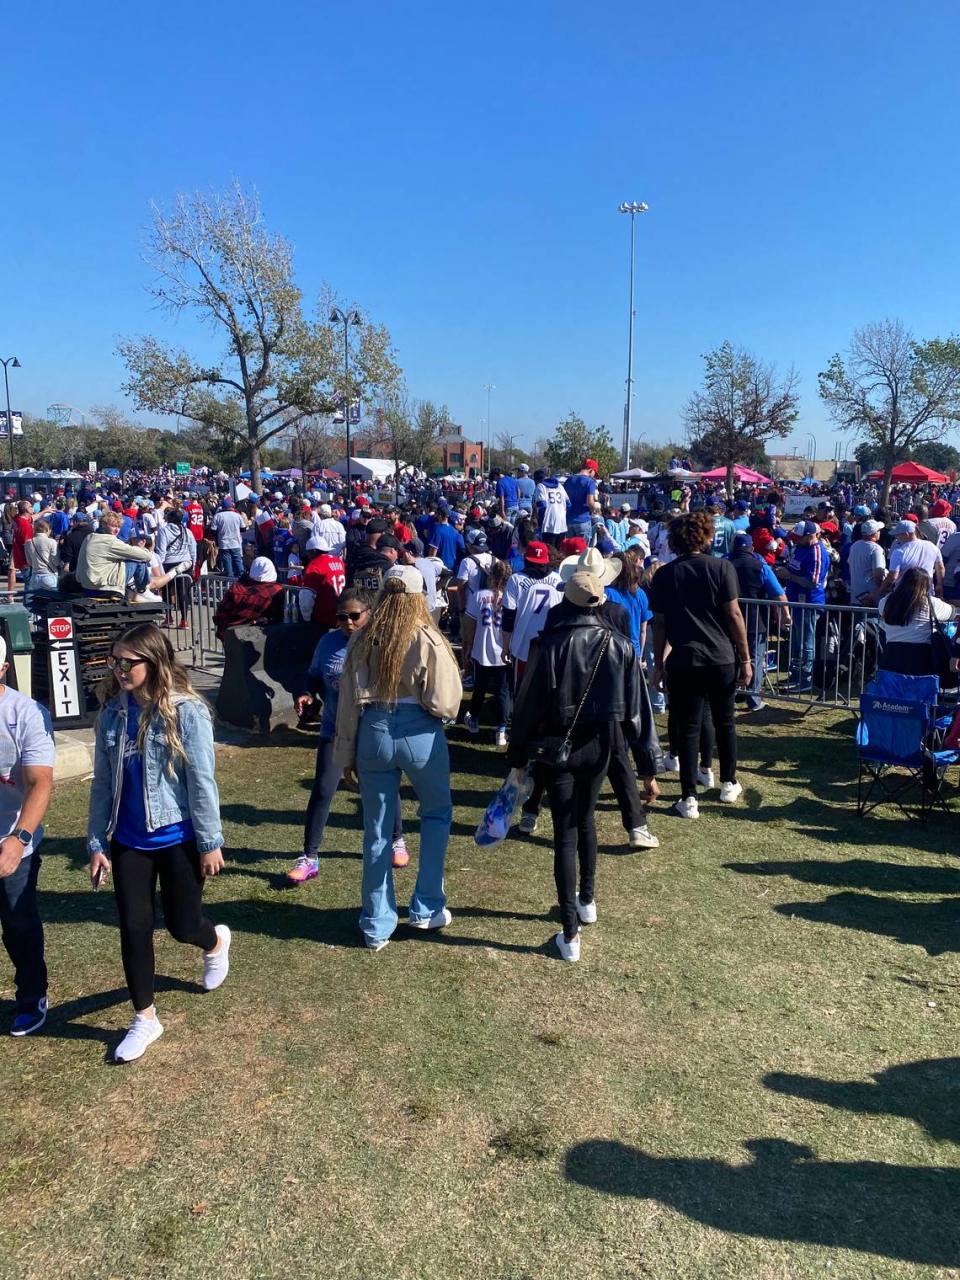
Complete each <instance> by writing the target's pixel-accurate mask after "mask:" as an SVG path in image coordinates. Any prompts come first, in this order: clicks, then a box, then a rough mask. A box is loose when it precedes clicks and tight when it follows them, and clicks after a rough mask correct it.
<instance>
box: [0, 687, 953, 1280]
mask: <svg viewBox="0 0 960 1280" xmlns="http://www.w3.org/2000/svg"><path fill="white" fill-rule="evenodd" d="M850 723H851V722H850V720H849V718H848V717H843V716H839V715H833V714H828V715H810V716H808V717H807V718H806V719H803V718H801V717H800V716H799V715H798V714H797V713H795V712H792V711H767V712H764V713H761V714H760V716H758V717H755V718H753V719H751V721H750V723H749V725H745V726H744V730H743V733H742V736H741V755H742V772H741V776H742V780H743V782H744V784H745V799H744V802H743V803H742V804H741V806H739V807H737V808H735V809H726V808H724V809H721V806H720V805H719V804H717V803H716V793H713V796H712V797H711V798H709V799H708V800H707V801H706V802H705V803H703V804H702V809H701V812H702V815H703V816H702V817H701V819H700V821H699V822H697V823H685V822H682V821H681V820H679V819H675V818H669V817H667V816H666V815H665V814H664V815H663V816H659V815H657V816H655V817H654V819H653V823H652V825H653V827H654V829H655V830H656V832H657V833H658V834H659V836H660V838H661V841H662V844H661V848H660V849H659V850H655V851H649V852H642V853H629V852H627V851H626V848H625V844H624V839H623V832H622V829H621V827H620V823H619V817H618V814H617V813H616V811H615V809H614V806H613V800H612V796H611V795H610V794H609V792H608V791H605V792H604V795H603V797H602V799H601V814H600V824H601V835H602V843H603V849H602V853H601V865H600V870H599V875H598V893H597V901H598V906H599V911H600V920H599V923H598V924H597V925H595V926H593V927H591V928H590V929H588V930H586V931H585V939H584V944H583V959H582V961H581V963H580V964H579V965H564V964H562V963H561V962H560V961H559V960H558V959H557V958H556V956H555V953H554V952H553V949H552V947H551V945H550V944H549V940H550V938H551V937H552V935H553V934H554V933H555V931H556V929H557V922H556V920H557V917H556V910H555V907H554V906H553V903H554V893H553V889H552V871H551V851H550V840H549V819H548V818H544V819H542V820H541V825H540V831H539V833H538V834H537V835H536V836H535V837H533V838H532V839H530V838H527V839H524V838H515V839H510V840H509V841H507V842H506V843H504V844H503V845H501V846H499V847H498V848H495V849H493V850H491V851H481V850H479V849H477V848H476V846H475V845H474V844H473V840H472V835H473V829H474V826H475V824H476V821H477V817H478V814H479V810H480V808H481V807H482V805H483V804H484V803H485V802H486V800H487V798H488V796H489V794H490V792H491V790H492V787H493V786H494V784H495V781H496V780H498V779H499V777H500V775H501V772H502V753H495V752H494V751H493V750H492V748H489V747H483V746H481V747H480V748H476V747H473V746H467V745H466V743H465V741H464V738H463V735H462V731H461V730H454V731H453V732H452V733H451V743H452V746H453V757H454V765H455V769H456V770H457V775H456V778H455V792H454V801H455V805H456V813H455V823H454V834H453V841H452V844H451V850H450V856H449V860H448V876H447V886H448V893H449V897H450V906H451V909H452V910H453V913H454V921H453V924H452V926H451V927H450V928H448V929H447V930H446V931H445V932H444V933H443V934H442V935H423V934H414V933H412V932H409V931H407V930H406V929H405V927H404V926H403V925H401V926H400V928H399V929H398V931H397V934H396V936H395V939H394V942H393V944H392V945H391V946H390V947H388V948H387V949H386V950H385V951H383V952H382V953H379V954H372V953H370V952H367V951H366V950H365V949H363V948H362V947H361V946H360V944H359V936H358V933H357V930H356V918H357V911H358V883H359V861H358V856H357V855H358V850H359V847H360V832H359V826H358V821H357V808H358V802H357V799H356V797H355V796H353V795H349V794H341V796H339V797H338V800H337V803H336V808H335V812H334V814H333V817H332V825H331V827H330V829H329V831H328V849H327V856H326V857H325V858H324V861H323V862H322V865H321V875H320V877H319V878H318V879H316V880H314V881H312V882H311V883H310V884H309V885H307V886H305V887H304V888H303V889H301V890H297V891H293V892H291V891H286V890H284V889H283V888H282V885H281V878H282V872H283V870H284V869H285V867H286V866H287V865H289V861H290V855H291V854H292V853H294V852H296V851H297V850H298V849H299V838H300V823H301V817H302V813H303V809H304V806H305V803H306V797H307V790H306V788H307V785H308V782H307V780H308V778H309V777H310V776H312V759H313V753H312V750H311V749H310V748H309V746H304V745H300V744H301V743H302V739H297V740H295V741H294V743H293V745H271V746H270V747H257V746H249V747H224V748H222V749H221V751H220V765H219V776H220V783H221V790H222V799H223V813H224V818H225V822H226V835H227V847H228V851H229V857H230V865H229V869H228V871H227V872H226V873H225V874H224V875H223V876H222V877H221V878H220V879H218V880H217V881H215V882H213V883H212V884H211V885H210V886H209V892H208V904H209V914H210V916H211V918H212V919H214V920H215V921H225V922H226V923H228V924H229V925H230V926H231V928H232V929H233V931H234V951H233V967H232V970H231V974H230V978H229V980H228V983H227V984H226V985H225V986H224V987H223V988H222V989H221V990H220V991H219V992H217V993H215V994H210V995H204V994H202V993H201V991H200V988H199V986H198V985H197V979H198V976H199V965H198V961H197V957H196V955H195V954H193V953H191V952H189V951H188V950H187V949H185V948H183V947H181V946H179V945H178V944H176V943H174V942H172V941H171V940H170V939H169V938H168V937H167V936H166V935H165V934H163V933H158V935H157V950H158V970H159V972H160V973H161V974H163V975H164V977H163V979H162V981H161V984H160V990H159V994H158V1009H159V1011H160V1014H161V1017H162V1020H163V1022H164V1024H165V1026H166V1034H165V1035H164V1036H163V1038H162V1039H161V1040H160V1041H159V1042H158V1043H157V1044H156V1045H155V1046H153V1047H152V1048H151V1049H150V1050H149V1051H148V1054H147V1056H146V1057H145V1058H143V1059H142V1060H141V1061H140V1062H139V1063H136V1064H133V1065H131V1066H129V1067H125V1068H119V1067H113V1066H109V1065H108V1064H107V1055H108V1051H109V1050H110V1048H111V1047H112V1046H113V1045H114V1044H116V1042H117V1040H118V1038H119V1036H120V1034H121V1033H122V1030H123V1029H124V1028H125V1025H126V1023H127V1021H128V1018H129V1011H128V1005H127V1003H126V995H125V991H124V988H123V984H122V974H121V969H120V960H119V946H118V937H117V933H116V928H115V912H114V907H113V901H112V898H111V896H110V895H109V893H101V894H94V893H92V892H90V890H89V888H88V882H87V880H86V877H85V872H84V866H85V857H84V853H83V840H82V831H83V826H84V817H85V806H86V795H87V788H86V787H85V786H84V785H75V786H71V787H63V788H61V789H60V790H59V791H58V793H57V795H56V797H55V803H54V807H53V810H52V814H51V819H50V824H49V838H48V839H47V840H46V841H45V844H44V851H45V855H46V856H45V861H44V867H43V872H42V876H41V889H42V892H41V903H42V910H43V913H44V917H45V919H46V921H47V949H48V962H49V965H50V970H51V998H52V1000H53V1001H54V1002H55V1006H56V1007H55V1009H54V1010H53V1011H52V1014H51V1018H50V1021H49V1023H48V1030H47V1033H46V1034H44V1035H43V1036H42V1037H37V1038H34V1039H32V1040H26V1041H13V1040H10V1039H9V1038H5V1039H4V1040H3V1041H2V1042H0V1083H2V1096H3V1108H2V1112H0V1231H2V1238H0V1275H2V1276H4V1277H18V1278H23V1280H28V1278H32V1277H50V1276H56V1277H59V1278H61V1280H68V1278H73V1277H104V1278H106V1277H123V1278H124V1280H139V1278H141V1277H154V1276H157V1277H176V1278H181V1277H183V1278H187V1277H191V1278H192V1277H205V1278H209V1277H214V1276H217V1275H222V1276H224V1277H226V1276H229V1277H237V1278H246V1277H301V1276H308V1277H313V1276H324V1277H343V1278H344V1280H392V1278H394V1277H396V1278H397V1280H407V1278H409V1280H413V1278H414V1277H416V1278H418V1280H421V1278H424V1280H433V1278H434V1277H459V1276H482V1277H484V1280H488V1278H489V1280H541V1277H573V1278H574V1280H578V1278H579V1277H610V1278H614V1277H629V1278H633V1277H637V1278H639V1277H657V1278H658V1280H659V1278H660V1277H664V1278H667V1277H679V1278H680V1280H693V1278H697V1280H700V1278H701V1277H703V1278H708V1277H737V1278H738V1280H743V1278H750V1280H787V1278H790V1280H792V1278H794V1277H813V1276H817V1277H820V1276H834V1277H844V1278H847V1277H849V1278H851V1280H860V1278H864V1280H865V1278H866V1277H873V1278H877V1280H879V1278H882V1280H888V1278H891V1280H892V1278H895V1277H911V1278H914V1277H916V1278H919V1277H927V1276H938V1277H940V1276H949V1275H960V1158H958V1157H960V1145H958V1144H960V1057H958V1056H957V1055H958V1053H960V1050H958V1048H957V1043H958V1029H960V1016H958V1005H960V999H958V997H960V985H958V970H957V951H958V949H960V911H958V904H960V896H958V895H960V864H958V862H957V859H956V854H957V852H958V842H957V835H956V831H957V827H956V820H955V818H942V817H938V818H935V819H933V820H932V821H931V822H930V823H929V825H928V826H927V828H926V829H922V828H919V827H917V826H915V825H913V826H909V825H907V824H905V823H904V822H903V820H902V819H900V818H899V817H896V816H894V814H893V812H891V811H887V810H881V811H879V812H878V814H876V815H874V816H872V817H870V818H868V819H867V820H865V821H863V822H861V821H859V820H858V819H857V818H856V817H855V815H854V813H853V810H852V805H851V794H852V792H851V779H852V776H853V771H854V756H853V750H852V747H851V731H850ZM489 737H490V735H489V734H488V735H487V738H488V739H489ZM676 794H677V786H676V779H675V778H672V779H670V778H668V779H667V780H666V783H665V786H664V800H665V802H667V803H669V802H670V801H671V800H672V799H673V798H675V796H676ZM405 812H406V816H407V818H408V819H409V821H408V823H407V827H408V830H409V832H410V833H411V837H412V838H411V842H410V843H411V846H412V848H413V849H414V850H415V848H416V823H415V817H414V805H413V803H412V802H411V801H408V802H407V803H406V804H405ZM415 862H416V858H415V856H414V858H413V860H412V861H411V866H410V868H408V869H407V870H405V871H402V872H399V873H398V880H399V886H400V892H401V894H402V893H403V891H404V890H405V889H409V887H410V886H411V885H412V883H413V878H414V868H415ZM3 961H4V967H3V968H2V970H0V973H2V982H3V985H2V987H0V995H2V996H3V998H4V999H7V998H9V996H10V995H11V990H10V973H9V966H8V965H6V962H5V957H4V958H3ZM7 1007H9V1006H7Z"/></svg>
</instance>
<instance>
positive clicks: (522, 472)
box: [517, 462, 536, 511]
mask: <svg viewBox="0 0 960 1280" xmlns="http://www.w3.org/2000/svg"><path fill="white" fill-rule="evenodd" d="M535 491H536V485H535V484H534V482H533V480H532V479H531V478H530V468H529V466H528V465H527V464H526V463H525V462H521V463H520V465H519V466H518V467H517V506H518V507H526V508H527V510H528V511H532V510H533V495H534V492H535Z"/></svg>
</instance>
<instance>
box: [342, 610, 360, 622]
mask: <svg viewBox="0 0 960 1280" xmlns="http://www.w3.org/2000/svg"><path fill="white" fill-rule="evenodd" d="M366 612H367V610H366V609H358V610H357V611H356V612H355V613H354V612H350V613H338V614H337V621H338V622H346V620H347V619H348V618H349V619H350V621H351V622H359V620H360V619H361V618H362V617H363V615H364V614H365V613H366Z"/></svg>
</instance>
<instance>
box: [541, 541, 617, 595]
mask: <svg viewBox="0 0 960 1280" xmlns="http://www.w3.org/2000/svg"><path fill="white" fill-rule="evenodd" d="M622 568H623V563H622V562H621V561H620V560H618V559H617V558H616V556H611V557H610V559H609V560H605V559H604V558H603V556H602V555H601V554H600V552H599V551H598V550H597V548H596V547H589V548H588V549H587V550H586V551H584V553H583V555H580V556H567V558H566V560H561V561H560V568H559V569H558V570H557V572H558V573H559V574H560V577H561V579H562V580H563V581H564V582H567V581H568V580H569V578H570V577H571V576H572V575H573V574H575V573H577V572H583V573H590V574H592V575H593V576H594V577H595V578H599V579H600V581H601V582H602V583H603V585H604V586H605V587H608V586H609V585H610V583H611V582H616V580H617V578H619V577H620V570H621V569H622Z"/></svg>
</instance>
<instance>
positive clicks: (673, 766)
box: [661, 756, 680, 773]
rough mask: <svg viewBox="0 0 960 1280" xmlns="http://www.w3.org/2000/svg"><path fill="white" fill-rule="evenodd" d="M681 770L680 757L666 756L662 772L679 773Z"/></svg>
mask: <svg viewBox="0 0 960 1280" xmlns="http://www.w3.org/2000/svg"><path fill="white" fill-rule="evenodd" d="M679 772H680V757H679V756H664V757H663V768H662V769H661V773H679Z"/></svg>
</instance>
